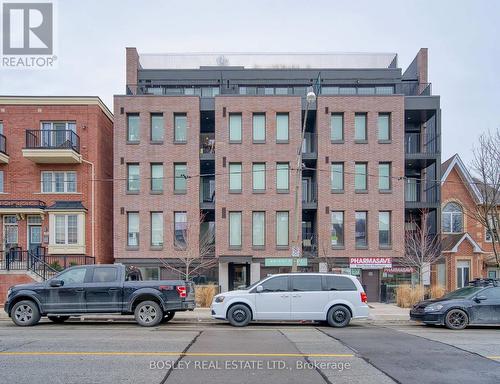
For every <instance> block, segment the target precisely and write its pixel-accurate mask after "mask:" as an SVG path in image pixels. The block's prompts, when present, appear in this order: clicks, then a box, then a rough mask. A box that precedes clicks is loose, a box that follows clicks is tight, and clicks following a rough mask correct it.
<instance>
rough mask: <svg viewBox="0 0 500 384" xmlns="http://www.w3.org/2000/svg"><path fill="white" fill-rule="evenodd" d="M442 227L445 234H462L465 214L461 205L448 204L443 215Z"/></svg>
mask: <svg viewBox="0 0 500 384" xmlns="http://www.w3.org/2000/svg"><path fill="white" fill-rule="evenodd" d="M441 226H442V229H443V232H444V233H462V232H463V228H464V213H463V210H462V207H461V206H460V204H457V203H453V202H451V203H448V204H446V205H445V206H444V208H443V212H442V214H441Z"/></svg>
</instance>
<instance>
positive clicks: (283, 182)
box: [276, 163, 290, 191]
mask: <svg viewBox="0 0 500 384" xmlns="http://www.w3.org/2000/svg"><path fill="white" fill-rule="evenodd" d="M289 173H290V172H289V164H288V163H276V190H278V191H288V189H289Z"/></svg>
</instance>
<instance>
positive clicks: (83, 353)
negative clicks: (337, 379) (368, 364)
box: [0, 351, 354, 357]
mask: <svg viewBox="0 0 500 384" xmlns="http://www.w3.org/2000/svg"><path fill="white" fill-rule="evenodd" d="M0 356H186V357H189V356H192V357H225V356H228V357H354V354H352V353H223V352H92V351H91V352H86V351H81V352H74V351H70V352H53V351H47V352H44V351H40V352H15V351H12V352H0Z"/></svg>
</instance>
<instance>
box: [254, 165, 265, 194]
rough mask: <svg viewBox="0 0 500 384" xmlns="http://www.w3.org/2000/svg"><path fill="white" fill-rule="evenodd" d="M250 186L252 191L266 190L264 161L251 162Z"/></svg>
mask: <svg viewBox="0 0 500 384" xmlns="http://www.w3.org/2000/svg"><path fill="white" fill-rule="evenodd" d="M252 188H253V190H254V191H265V190H266V163H253V164H252Z"/></svg>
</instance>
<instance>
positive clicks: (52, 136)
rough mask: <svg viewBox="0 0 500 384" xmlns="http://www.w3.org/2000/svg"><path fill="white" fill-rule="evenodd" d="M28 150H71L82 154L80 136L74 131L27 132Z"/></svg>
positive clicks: (29, 130)
mask: <svg viewBox="0 0 500 384" xmlns="http://www.w3.org/2000/svg"><path fill="white" fill-rule="evenodd" d="M25 148H26V149H71V150H73V151H75V152H77V153H80V136H78V135H77V134H76V133H75V132H73V131H72V130H31V129H28V130H26V147H25Z"/></svg>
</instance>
